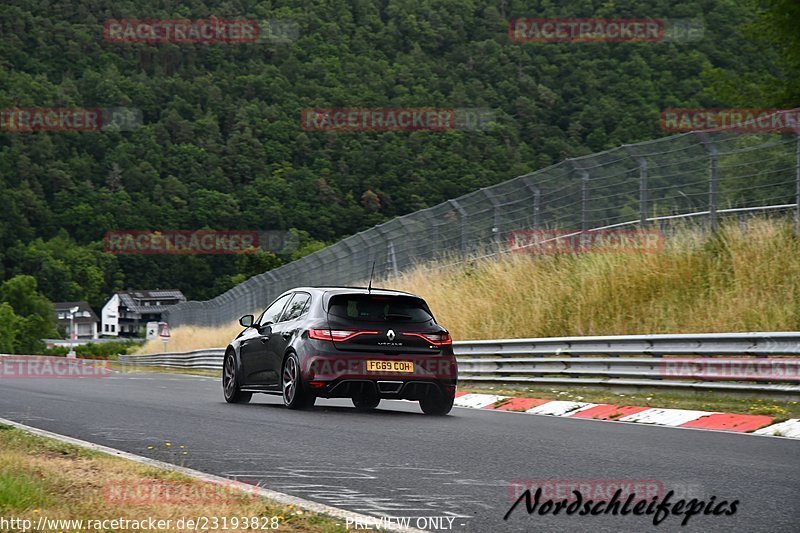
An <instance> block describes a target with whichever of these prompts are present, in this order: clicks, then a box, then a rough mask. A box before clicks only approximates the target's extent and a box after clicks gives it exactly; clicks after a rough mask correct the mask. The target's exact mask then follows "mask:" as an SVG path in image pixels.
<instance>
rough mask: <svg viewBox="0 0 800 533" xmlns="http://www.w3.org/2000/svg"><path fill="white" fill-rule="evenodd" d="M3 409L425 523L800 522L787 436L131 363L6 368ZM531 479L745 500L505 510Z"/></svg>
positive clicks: (614, 526)
mask: <svg viewBox="0 0 800 533" xmlns="http://www.w3.org/2000/svg"><path fill="white" fill-rule="evenodd" d="M0 417H3V418H7V419H10V420H14V421H17V422H20V423H24V424H27V425H30V426H34V427H37V428H41V429H45V430H48V431H52V432H55V433H60V434H63V435H68V436H71V437H75V438H79V439H83V440H87V441H90V442H94V443H98V444H103V445H106V446H111V447H114V448H118V449H121V450H125V451H127V452H131V453H135V454H138V455H142V456H146V457H151V458H154V459H160V460H163V461H169V462H172V463H176V464H182V465H184V466H188V467H190V468H194V469H197V470H201V471H204V472H209V473H213V474H217V475H223V476H226V477H230V478H235V479H239V480H243V481H248V482H256V483H259V484H261V485H262V486H265V487H267V488H270V489H273V490H277V491H281V492H285V493H288V494H292V495H296V496H300V497H303V498H306V499H309V500H313V501H318V502H320V503H325V504H328V505H333V506H336V507H340V508H343V509H348V510H351V511H355V512H358V513H363V514H368V515H374V516H393V517H400V516H406V517H411V525H412V526H417V525H423V526H424V525H425V523H424V522H420V523H417V522H416V520H417V518H419V517H443V516H447V517H450V518H454V520H453V522H452V526H453V530H455V531H470V532H473V531H474V532H495V531H592V532H599V531H647V530H657V531H771V532H776V531H799V530H800V442H798V441H796V440H789V439H780V438H770V437H756V436H752V435H741V434H732V433H717V432H709V431H696V430H684V429H675V428H666V427H654V426H645V425H636V424H624V423H605V422H599V421H592V420H575V419H568V418H556V417H547V416H532V415H522V414H515V413H503V412H492V411H481V410H474V409H461V408H456V409H454V410H453V412H452V413H451V415H450V416H447V417H428V416H425V415H423V414H422V413H421V411H420V410H419V407H418V405H417V404H416V403H411V402H385V401H384V402H383V403H382V404H381V406H380V407H379V408H378V409H377V410H376V411H374V412H371V413H361V412H357V411H356V410H355V409H353V407H352V404H351V403H350V402H349V401H344V400H318V401H317V406H316V407H314V408H313V409H312V410H309V411H289V410H287V409H285V408H284V407H283V405H282V403H281V400H280V398H278V397H273V396H259V395H256V396H254V397H253V401H252V402H251V403H250V404H247V405H228V404H226V403H225V401H224V400H223V398H222V393H221V387H220V384H219V382H218V381H217V380H216V379H211V378H206V377H199V376H189V375H178V374H157V373H127V372H126V373H117V372H115V373H114V374H113V375H112V376H110V377H105V378H99V379H91V378H83V379H0ZM166 442H169V443H170V444H171V446H169V447H167V446H166V444H165V443H166ZM149 446H152V449H148V447H149ZM180 446H184V448H181V447H180ZM184 451H185V452H186V454H183V453H182V452H184ZM519 481H522V482H523V483H539V484H542V483H543V482H545V481H550V484H549V485H547V486H550V487H555V486H558V487H561V488H562V489H564V488H565V487H568V486H569V485H570V483H578V486H579V487H583V488H584V489H586V490H587V491H592V490H594V491H596V490H603V489H605V488H608V487H609V485H611V484H613V483H618V482H622V483H628V484H629V485H630V486H633V487H634V490H636V488H635V487H650V488H651V489H652V487H658V490H659V491H663V492H667V491H669V490H674V491H675V494H674V496H673V501H676V500H678V499H681V498H684V499H686V500H689V499H691V498H698V499H700V500H704V501H706V502H708V501H710V499H711V498H712V497H715V504H716V503H719V502H721V501H723V500H727V501H728V502H732V501H733V500H738V501H739V503H738V506H737V511H736V513H735V514H734V515H732V516H725V515H722V516H714V515H713V514H710V515H699V516H694V517H692V518H691V519H690V520H689V522H688V525H687V526H685V527H682V526H681V525H680V523H681V520H682V517H679V516H668V517H666V518H665V519H664V521H663V522H662V523H661V524H660V525H658V526H657V527H656V526H654V525H653V515H645V516H634V515H632V514H630V515H627V516H613V515H611V514H601V515H598V516H579V515H577V514H573V515H565V514H564V513H563V512H562V513H560V514H559V515H556V516H553V515H552V514H547V515H545V516H542V515H540V514H538V512H534V513H533V514H531V515H528V513H527V512H526V510H525V505H524V503H522V504H521V505H519V506H518V507H517V508H516V509H515V510H514V511H513V512H512V513H511V515H510V517H509V519H508V520H503V516H504V515H505V514H506V512H507V511H508V510H509V508H510V507H511V504H512V502H513V498H512V490H513V489H511V487H510V486H511V484H512V483H515V482H519ZM555 483H557V485H556V484H555ZM595 494H596V492H595ZM662 495H663V493H662ZM542 503H543V502H542ZM84 518H91V517H84ZM444 523H447V521H446V520H445V521H444ZM422 529H425V528H424V527H423V528H422ZM431 530H433V528H431Z"/></svg>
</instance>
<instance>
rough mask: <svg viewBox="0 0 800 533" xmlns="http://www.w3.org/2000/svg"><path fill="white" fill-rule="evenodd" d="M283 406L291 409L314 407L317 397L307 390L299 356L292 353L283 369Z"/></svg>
mask: <svg viewBox="0 0 800 533" xmlns="http://www.w3.org/2000/svg"><path fill="white" fill-rule="evenodd" d="M281 391H282V392H283V394H282V396H283V405H285V406H286V407H288V408H289V409H305V408H308V407H311V406H313V405H314V402H315V401H316V397H315V396H314V395H313V394H310V393H309V392H308V390H306V387H305V384H304V383H303V376H302V374H301V372H300V361H299V360H298V359H297V355H295V354H294V353H290V354H289V355H288V356H287V357H286V360H285V361H284V362H283V368H282V369H281Z"/></svg>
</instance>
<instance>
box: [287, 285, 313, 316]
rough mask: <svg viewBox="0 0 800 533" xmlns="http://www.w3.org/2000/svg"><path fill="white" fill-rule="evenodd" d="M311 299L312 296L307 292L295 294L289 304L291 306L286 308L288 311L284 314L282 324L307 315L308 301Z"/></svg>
mask: <svg viewBox="0 0 800 533" xmlns="http://www.w3.org/2000/svg"><path fill="white" fill-rule="evenodd" d="M310 299H311V295H310V294H308V293H306V292H297V293H295V295H294V297H293V298H292V301H291V302H289V305H287V306H286V310H285V311H284V312H283V317H282V318H281V322H285V321H286V320H294V319H295V318H297V317H299V316H301V315H302V314H303V313H305V312H306V310H307V309H308V300H310Z"/></svg>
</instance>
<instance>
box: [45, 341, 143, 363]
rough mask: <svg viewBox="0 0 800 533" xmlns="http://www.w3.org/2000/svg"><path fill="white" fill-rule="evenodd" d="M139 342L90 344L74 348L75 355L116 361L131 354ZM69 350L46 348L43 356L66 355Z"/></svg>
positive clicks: (55, 347) (54, 347)
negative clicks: (119, 356)
mask: <svg viewBox="0 0 800 533" xmlns="http://www.w3.org/2000/svg"><path fill="white" fill-rule="evenodd" d="M141 344H142V343H141V342H97V343H94V342H90V343H88V344H81V345H80V346H75V354H76V355H77V356H78V357H79V358H82V359H116V358H117V356H118V355H120V354H123V355H124V354H127V353H130V352H132V351H133V350H134V349H135V348H136V347H137V346H139V345H141ZM67 352H69V348H67V347H66V346H53V347H52V348H46V349H45V350H44V351H43V352H42V354H43V355H59V356H63V355H67Z"/></svg>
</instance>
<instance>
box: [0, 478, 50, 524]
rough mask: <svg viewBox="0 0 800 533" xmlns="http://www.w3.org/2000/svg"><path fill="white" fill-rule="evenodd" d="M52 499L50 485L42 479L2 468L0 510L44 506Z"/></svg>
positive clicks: (19, 509) (18, 509)
mask: <svg viewBox="0 0 800 533" xmlns="http://www.w3.org/2000/svg"><path fill="white" fill-rule="evenodd" d="M49 499H50V487H49V485H48V484H47V483H46V482H44V481H43V480H41V479H37V478H35V477H33V476H30V475H26V474H21V473H19V472H13V471H6V470H5V469H3V470H0V511H2V512H5V513H7V512H14V511H24V510H26V509H34V508H38V507H42V506H44V505H46V504H47V503H48V501H49Z"/></svg>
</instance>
